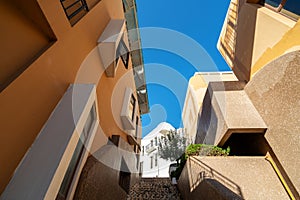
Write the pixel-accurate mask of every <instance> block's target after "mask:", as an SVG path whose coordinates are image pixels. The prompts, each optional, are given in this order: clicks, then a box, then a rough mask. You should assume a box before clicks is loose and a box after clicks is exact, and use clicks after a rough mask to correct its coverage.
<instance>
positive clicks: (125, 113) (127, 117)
mask: <svg viewBox="0 0 300 200" xmlns="http://www.w3.org/2000/svg"><path fill="white" fill-rule="evenodd" d="M136 107H137V100H136V98H135V96H134V95H133V92H132V89H131V88H126V90H125V95H124V100H123V106H122V110H121V120H122V123H123V128H124V130H135V129H136V119H137V118H136V116H137V112H136Z"/></svg>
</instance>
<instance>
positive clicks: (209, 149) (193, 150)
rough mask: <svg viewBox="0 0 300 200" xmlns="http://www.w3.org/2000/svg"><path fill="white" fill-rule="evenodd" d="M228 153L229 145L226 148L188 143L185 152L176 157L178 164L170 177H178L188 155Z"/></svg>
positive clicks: (219, 154) (226, 154) (220, 154)
mask: <svg viewBox="0 0 300 200" xmlns="http://www.w3.org/2000/svg"><path fill="white" fill-rule="evenodd" d="M229 153H230V147H229V146H228V147H227V149H222V148H220V147H217V146H214V145H207V144H190V145H189V146H188V147H187V148H186V150H185V153H184V154H182V155H181V156H180V158H178V159H177V162H179V166H178V167H177V168H176V170H175V171H173V172H172V173H171V177H176V179H177V180H178V179H179V177H180V174H181V172H182V170H183V168H184V165H185V163H186V161H187V159H188V157H189V156H228V155H229Z"/></svg>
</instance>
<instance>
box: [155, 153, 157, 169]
mask: <svg viewBox="0 0 300 200" xmlns="http://www.w3.org/2000/svg"><path fill="white" fill-rule="evenodd" d="M155 167H157V153H156V154H155Z"/></svg>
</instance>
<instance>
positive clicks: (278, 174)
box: [265, 152, 296, 200]
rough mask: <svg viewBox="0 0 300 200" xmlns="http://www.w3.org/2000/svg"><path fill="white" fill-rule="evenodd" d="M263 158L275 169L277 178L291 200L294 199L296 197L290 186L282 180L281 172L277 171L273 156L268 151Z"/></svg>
mask: <svg viewBox="0 0 300 200" xmlns="http://www.w3.org/2000/svg"><path fill="white" fill-rule="evenodd" d="M265 159H266V160H267V161H269V162H270V164H271V165H272V167H273V169H274V170H275V172H276V174H277V176H278V177H279V179H280V181H281V183H282V185H283V187H284V189H285V190H286V192H287V193H288V195H289V197H290V198H291V199H292V200H296V198H295V196H294V195H293V193H292V191H291V189H290V187H289V186H288V184H287V183H286V181H285V180H284V178H283V176H282V174H281V172H280V171H279V169H278V167H277V165H276V163H275V162H274V160H273V158H272V156H271V155H270V153H269V152H267V155H266V156H265Z"/></svg>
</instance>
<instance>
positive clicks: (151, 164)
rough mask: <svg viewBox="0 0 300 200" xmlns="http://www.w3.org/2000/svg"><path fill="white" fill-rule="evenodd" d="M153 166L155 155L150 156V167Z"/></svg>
mask: <svg viewBox="0 0 300 200" xmlns="http://www.w3.org/2000/svg"><path fill="white" fill-rule="evenodd" d="M152 168H153V156H151V157H150V169H152Z"/></svg>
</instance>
